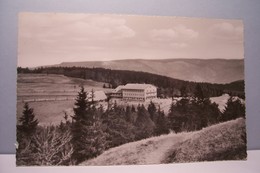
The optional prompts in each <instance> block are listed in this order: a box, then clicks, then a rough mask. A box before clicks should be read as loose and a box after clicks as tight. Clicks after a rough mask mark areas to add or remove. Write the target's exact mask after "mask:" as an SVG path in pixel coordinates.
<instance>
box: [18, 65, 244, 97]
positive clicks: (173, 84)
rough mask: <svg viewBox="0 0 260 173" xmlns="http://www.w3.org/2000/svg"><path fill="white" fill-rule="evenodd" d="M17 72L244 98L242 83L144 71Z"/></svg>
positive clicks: (163, 92)
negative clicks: (205, 80) (153, 86)
mask: <svg viewBox="0 0 260 173" xmlns="http://www.w3.org/2000/svg"><path fill="white" fill-rule="evenodd" d="M17 72H18V73H42V74H62V75H65V76H68V77H76V78H82V79H91V80H94V81H98V82H104V87H109V88H116V87H117V86H118V85H125V84H127V83H149V84H153V85H155V86H157V87H158V97H174V96H183V94H187V95H189V96H194V94H195V91H196V86H197V84H199V85H201V89H202V90H203V93H204V95H205V96H207V97H215V96H220V95H222V94H223V93H228V94H230V95H232V96H239V97H241V98H244V97H245V94H244V81H243V80H241V81H236V82H232V83H229V84H212V83H196V82H191V81H183V80H179V79H173V78H170V77H167V76H162V75H157V74H152V73H147V72H139V71H128V70H111V69H105V68H87V67H40V68H36V69H29V68H22V67H18V68H17ZM106 84H107V85H106Z"/></svg>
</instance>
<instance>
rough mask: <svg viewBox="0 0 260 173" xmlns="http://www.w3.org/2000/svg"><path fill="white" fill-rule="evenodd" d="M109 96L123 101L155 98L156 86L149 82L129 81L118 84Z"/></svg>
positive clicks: (143, 100)
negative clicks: (124, 83)
mask: <svg viewBox="0 0 260 173" xmlns="http://www.w3.org/2000/svg"><path fill="white" fill-rule="evenodd" d="M110 96H111V98H118V99H122V100H123V101H141V102H145V101H147V100H151V99H154V98H157V88H156V87H155V86H154V85H151V84H137V83H129V84H126V85H119V86H118V87H117V88H116V89H115V90H114V91H113V92H112V93H111V95H110Z"/></svg>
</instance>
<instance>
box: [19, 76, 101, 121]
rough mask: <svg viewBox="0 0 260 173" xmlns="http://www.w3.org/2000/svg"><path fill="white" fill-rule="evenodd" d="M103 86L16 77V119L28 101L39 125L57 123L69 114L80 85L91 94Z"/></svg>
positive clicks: (63, 79)
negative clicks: (65, 114) (65, 113)
mask: <svg viewBox="0 0 260 173" xmlns="http://www.w3.org/2000/svg"><path fill="white" fill-rule="evenodd" d="M103 84H104V83H101V82H95V81H92V80H83V79H78V78H70V77H66V76H63V75H55V74H49V75H46V74H18V77H17V117H18V118H19V117H20V116H21V115H22V111H23V106H24V102H29V105H30V107H31V108H33V109H34V113H35V116H36V118H37V119H38V120H39V122H40V124H41V125H49V124H59V123H60V121H61V120H63V116H64V111H66V112H67V113H69V114H72V108H73V105H74V102H75V98H76V96H77V93H78V91H79V90H80V85H83V86H84V88H85V90H86V91H91V90H92V89H94V90H103Z"/></svg>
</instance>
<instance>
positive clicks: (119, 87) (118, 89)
mask: <svg viewBox="0 0 260 173" xmlns="http://www.w3.org/2000/svg"><path fill="white" fill-rule="evenodd" d="M123 87H124V85H119V86H118V87H116V88H115V92H118V91H120V90H121V89H122V88H123Z"/></svg>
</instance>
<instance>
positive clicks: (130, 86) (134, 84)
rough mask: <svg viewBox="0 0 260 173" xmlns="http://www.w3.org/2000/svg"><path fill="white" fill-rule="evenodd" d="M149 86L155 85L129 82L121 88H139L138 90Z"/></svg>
mask: <svg viewBox="0 0 260 173" xmlns="http://www.w3.org/2000/svg"><path fill="white" fill-rule="evenodd" d="M150 87H155V86H153V85H151V84H138V83H129V84H126V85H125V86H123V88H122V89H140V90H143V89H146V88H150Z"/></svg>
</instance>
